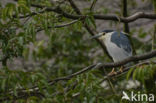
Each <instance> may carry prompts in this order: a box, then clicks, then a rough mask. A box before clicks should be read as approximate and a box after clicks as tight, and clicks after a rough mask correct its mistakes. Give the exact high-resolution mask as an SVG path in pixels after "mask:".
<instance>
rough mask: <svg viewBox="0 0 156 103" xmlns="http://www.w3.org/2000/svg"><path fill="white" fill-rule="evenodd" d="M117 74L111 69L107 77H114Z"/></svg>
mask: <svg viewBox="0 0 156 103" xmlns="http://www.w3.org/2000/svg"><path fill="white" fill-rule="evenodd" d="M116 74H117V73H116V72H115V70H114V68H113V69H112V71H111V72H110V73H109V74H108V75H109V76H111V75H116Z"/></svg>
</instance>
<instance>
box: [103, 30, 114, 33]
mask: <svg viewBox="0 0 156 103" xmlns="http://www.w3.org/2000/svg"><path fill="white" fill-rule="evenodd" d="M113 31H114V30H103V31H102V32H104V33H110V32H113Z"/></svg>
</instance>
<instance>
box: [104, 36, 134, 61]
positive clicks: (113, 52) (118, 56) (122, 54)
mask: <svg viewBox="0 0 156 103" xmlns="http://www.w3.org/2000/svg"><path fill="white" fill-rule="evenodd" d="M111 34H112V33H107V35H105V39H104V43H105V46H106V49H107V51H108V53H109V55H110V56H111V57H112V58H113V60H114V62H118V61H122V60H124V59H125V58H127V57H129V56H132V53H130V54H129V53H127V52H126V51H125V50H123V49H122V48H120V47H118V46H117V45H116V44H114V43H113V42H111V40H110V39H111Z"/></svg>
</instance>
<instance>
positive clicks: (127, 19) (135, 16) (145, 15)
mask: <svg viewBox="0 0 156 103" xmlns="http://www.w3.org/2000/svg"><path fill="white" fill-rule="evenodd" d="M31 6H32V7H36V8H41V9H43V8H45V10H44V11H41V12H40V13H44V12H55V13H58V14H62V15H63V16H64V17H66V18H69V19H80V18H86V17H88V15H81V14H78V15H74V14H69V13H67V12H65V11H63V10H62V9H61V8H60V7H58V6H57V7H54V8H52V7H46V6H43V5H38V4H31ZM33 15H37V13H32V14H29V15H26V16H20V18H25V17H28V16H33ZM14 17H16V16H14ZM93 17H94V18H95V19H98V20H112V21H119V20H120V22H123V23H129V22H133V21H135V20H137V19H142V18H144V19H156V14H155V13H144V12H137V13H135V14H133V15H131V16H128V17H118V16H117V15H109V14H107V15H102V14H94V15H93Z"/></svg>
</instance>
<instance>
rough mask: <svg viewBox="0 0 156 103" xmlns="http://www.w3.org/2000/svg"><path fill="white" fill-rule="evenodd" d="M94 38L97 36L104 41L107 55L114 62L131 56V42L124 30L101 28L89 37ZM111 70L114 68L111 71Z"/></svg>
mask: <svg viewBox="0 0 156 103" xmlns="http://www.w3.org/2000/svg"><path fill="white" fill-rule="evenodd" d="M95 38H98V39H99V40H101V41H102V42H103V43H104V45H105V47H106V51H107V53H108V55H109V56H110V57H111V58H112V59H113V61H114V62H119V61H122V60H124V59H126V58H128V57H130V56H133V50H132V44H131V41H130V39H129V37H128V35H127V33H125V32H122V31H116V30H103V31H102V32H100V33H98V34H97V35H95V36H92V37H91V39H95ZM121 71H122V70H121ZM113 72H114V68H113V70H112V72H111V73H113Z"/></svg>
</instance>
